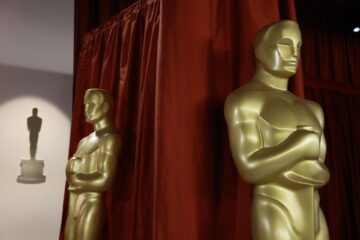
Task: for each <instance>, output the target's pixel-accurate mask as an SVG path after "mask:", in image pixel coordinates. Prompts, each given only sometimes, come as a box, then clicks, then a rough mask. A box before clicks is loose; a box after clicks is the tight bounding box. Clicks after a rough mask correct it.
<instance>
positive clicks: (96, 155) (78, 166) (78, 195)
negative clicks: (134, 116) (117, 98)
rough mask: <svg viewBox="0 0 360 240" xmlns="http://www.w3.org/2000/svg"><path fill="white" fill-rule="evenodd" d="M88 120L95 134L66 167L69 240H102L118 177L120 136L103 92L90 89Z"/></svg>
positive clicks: (81, 145) (80, 144) (83, 142)
mask: <svg viewBox="0 0 360 240" xmlns="http://www.w3.org/2000/svg"><path fill="white" fill-rule="evenodd" d="M84 104H85V117H86V121H87V122H88V123H91V124H93V125H94V128H95V131H94V132H93V133H91V134H90V135H88V136H87V137H85V138H83V139H82V140H81V141H80V142H79V145H78V148H77V150H76V152H75V154H74V156H73V157H72V158H70V159H69V161H68V163H67V167H66V177H67V181H68V184H69V188H68V190H69V209H68V216H67V220H66V226H65V239H66V240H100V239H102V238H101V231H102V229H103V226H104V223H105V209H104V200H103V194H104V192H105V191H106V190H107V189H108V188H109V187H110V185H111V183H112V181H113V179H114V177H115V174H116V165H117V158H118V153H119V149H120V143H121V141H120V136H119V134H118V131H117V130H116V128H115V124H114V122H113V120H112V111H113V100H112V97H111V95H110V94H109V93H108V92H107V91H104V90H102V89H88V90H87V91H86V94H85V98H84Z"/></svg>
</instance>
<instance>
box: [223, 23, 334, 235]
mask: <svg viewBox="0 0 360 240" xmlns="http://www.w3.org/2000/svg"><path fill="white" fill-rule="evenodd" d="M300 47H301V33H300V30H299V27H298V25H297V23H296V22H293V21H279V22H276V23H273V24H270V25H268V26H266V27H264V28H263V29H261V30H260V31H259V32H258V34H257V36H256V40H255V44H254V50H255V56H256V62H257V68H256V72H255V75H254V77H253V78H252V80H251V81H249V82H248V83H247V84H245V85H244V86H242V87H240V88H239V89H237V90H235V91H233V92H232V93H230V95H229V96H228V97H227V99H226V102H225V118H226V122H227V126H228V132H229V138H230V147H231V151H232V155H233V158H234V160H235V163H236V166H237V169H238V171H239V173H240V175H241V176H242V178H243V179H245V180H246V181H248V182H250V183H252V184H254V185H255V187H254V195H253V203H252V235H253V239H254V240H264V239H266V240H285V239H286V240H290V239H291V240H313V239H317V240H320V239H321V240H325V239H329V237H328V229H327V224H326V220H325V218H324V215H323V213H322V211H321V209H320V207H319V194H318V189H319V188H320V187H322V186H323V185H325V184H326V183H327V182H328V180H329V177H330V174H329V171H328V169H327V168H326V166H325V165H324V159H325V152H326V144H325V138H324V134H323V127H324V116H323V112H322V109H321V107H320V106H319V105H318V104H317V103H314V102H312V101H309V100H305V99H302V98H299V97H297V96H295V95H294V94H292V93H291V92H289V91H288V90H287V86H288V79H289V77H291V76H292V75H294V74H295V73H296V69H297V66H298V63H299V57H300Z"/></svg>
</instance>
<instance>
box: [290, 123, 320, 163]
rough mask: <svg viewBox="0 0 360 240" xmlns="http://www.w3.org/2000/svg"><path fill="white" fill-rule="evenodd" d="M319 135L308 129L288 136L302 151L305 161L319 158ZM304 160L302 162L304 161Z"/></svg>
mask: <svg viewBox="0 0 360 240" xmlns="http://www.w3.org/2000/svg"><path fill="white" fill-rule="evenodd" d="M320 137H321V136H320V135H319V134H318V133H316V132H314V131H311V130H310V129H309V130H307V129H304V128H303V129H299V130H297V131H295V132H294V133H292V134H291V135H290V138H293V139H294V140H295V141H296V142H298V143H299V146H300V147H301V149H302V154H303V157H304V158H305V159H306V160H318V159H319V156H320ZM305 159H304V160H305Z"/></svg>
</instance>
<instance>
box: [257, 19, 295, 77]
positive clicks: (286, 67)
mask: <svg viewBox="0 0 360 240" xmlns="http://www.w3.org/2000/svg"><path fill="white" fill-rule="evenodd" d="M300 47H301V33H300V29H299V25H298V24H297V23H296V22H294V21H291V20H282V21H278V22H274V23H271V24H269V25H266V26H265V27H263V28H262V29H260V30H259V31H258V33H257V34H256V37H255V42H254V51H255V57H256V61H257V64H258V65H261V66H262V67H263V68H264V69H265V70H266V71H267V72H269V73H271V74H274V75H283V76H284V77H290V76H291V75H294V74H295V73H296V69H297V66H298V61H299V57H300Z"/></svg>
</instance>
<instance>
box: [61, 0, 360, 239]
mask: <svg viewBox="0 0 360 240" xmlns="http://www.w3.org/2000/svg"><path fill="white" fill-rule="evenodd" d="M124 2H125V1H124ZM128 2H129V1H127V3H128ZM84 4H85V3H84ZM117 4H119V1H117ZM80 9H81V4H80V5H77V11H76V12H77V13H78V12H79V11H81V10H80ZM108 9H110V8H108ZM110 15H112V14H110ZM83 16H85V17H86V16H88V17H89V16H91V15H86V14H83ZM285 18H286V19H288V18H292V19H294V18H295V4H294V1H293V0H282V1H281V0H263V1H251V0H244V1H238V0H227V1H224V0H197V1H193V0H142V1H138V2H136V3H134V4H133V5H131V6H130V7H128V8H126V9H124V10H123V11H122V12H121V13H119V14H117V15H115V16H114V17H112V18H111V19H109V20H108V21H106V22H104V23H103V24H102V25H101V26H100V27H98V28H96V29H94V30H92V31H91V32H90V33H88V34H86V36H85V37H84V40H83V44H82V47H81V50H80V53H79V58H78V59H79V60H78V65H77V72H76V79H75V98H74V112H73V122H72V133H71V148H70V152H71V154H72V153H73V152H74V151H75V148H76V145H77V143H78V141H79V139H80V138H81V137H83V136H85V135H86V134H88V133H89V132H90V131H91V129H90V126H89V125H86V124H85V121H84V117H83V113H82V112H83V106H82V104H83V103H82V102H83V96H84V92H85V90H86V89H87V88H90V87H100V88H105V89H108V90H109V91H111V92H112V94H113V96H114V97H115V102H116V111H115V113H116V114H115V119H116V124H117V127H118V128H119V129H120V132H121V134H122V137H123V139H124V143H125V146H124V149H123V152H122V154H121V156H119V169H118V177H117V179H116V181H115V183H114V185H113V187H112V189H111V190H110V191H109V192H108V193H107V195H106V199H107V205H106V207H107V210H108V226H107V229H106V230H104V239H126V240H132V239H134V240H145V239H149V240H184V239H186V240H209V239H214V240H216V239H219V240H220V239H221V240H234V239H245V240H246V239H251V236H250V204H251V190H252V189H251V186H250V185H248V184H246V183H245V182H243V181H242V180H241V179H240V177H239V176H238V174H237V171H236V168H235V166H234V163H233V160H232V158H231V156H230V150H229V146H228V140H227V139H228V136H227V130H226V126H225V122H224V117H223V102H224V99H225V97H226V95H227V94H228V93H229V92H231V91H232V90H233V89H235V88H237V87H239V85H240V84H241V83H244V82H246V81H248V80H249V79H250V78H251V77H252V75H253V73H254V57H253V51H252V43H253V40H254V36H255V33H256V32H257V30H258V29H259V28H261V27H262V26H264V25H266V24H268V23H270V22H272V21H275V20H278V19H285ZM85 22H86V21H85ZM303 38H306V36H304V37H303ZM301 74H302V71H301V70H300V71H299V75H298V76H297V77H296V78H295V79H294V80H293V83H294V84H293V87H292V89H293V90H294V91H295V92H296V93H297V94H298V95H303V83H302V75H301ZM330 151H331V150H330ZM330 154H331V153H329V155H330ZM354 171H355V170H354ZM327 199H329V200H327ZM330 199H331V198H328V196H327V195H326V194H325V197H323V203H325V205H326V203H327V202H326V201H328V202H330ZM326 206H327V205H326ZM329 206H330V205H329ZM66 210H67V195H65V203H64V216H63V223H64V222H65V218H66ZM327 210H328V209H326V211H327ZM327 213H328V212H327ZM328 218H331V219H332V220H330V219H329V222H330V223H331V221H333V222H335V221H336V220H334V219H336V216H335V215H331V214H328ZM347 219H350V218H347ZM63 228H64V224H63V226H62V234H63ZM330 229H331V227H330ZM60 238H61V239H63V235H61V236H60ZM334 239H336V238H334ZM339 239H341V238H339Z"/></svg>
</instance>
